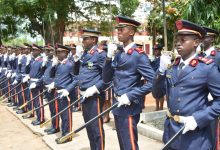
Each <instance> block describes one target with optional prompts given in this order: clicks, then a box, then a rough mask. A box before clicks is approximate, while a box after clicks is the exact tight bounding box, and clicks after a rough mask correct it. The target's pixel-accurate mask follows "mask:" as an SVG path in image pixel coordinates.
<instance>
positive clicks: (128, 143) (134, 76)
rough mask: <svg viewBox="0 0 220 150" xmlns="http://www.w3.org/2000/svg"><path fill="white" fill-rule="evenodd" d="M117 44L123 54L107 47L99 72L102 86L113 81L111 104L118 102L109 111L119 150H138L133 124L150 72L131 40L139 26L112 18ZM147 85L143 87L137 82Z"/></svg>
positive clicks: (147, 90) (147, 86)
mask: <svg viewBox="0 0 220 150" xmlns="http://www.w3.org/2000/svg"><path fill="white" fill-rule="evenodd" d="M116 21H117V23H118V25H117V26H116V28H117V30H118V40H119V41H120V42H123V50H118V51H117V53H116V55H115V57H114V59H113V60H112V57H113V55H114V53H115V51H116V50H117V46H116V45H115V44H112V43H110V44H109V45H108V53H107V58H106V62H105V66H104V68H103V80H104V82H105V83H108V82H110V81H111V80H113V84H114V85H113V90H114V100H113V103H116V102H117V101H118V102H119V104H118V107H117V108H115V109H114V110H113V114H114V118H115V126H116V131H117V135H118V141H119V144H120V149H121V150H128V149H132V150H134V149H139V147H138V132H137V124H138V122H139V119H140V113H141V110H142V102H141V101H143V98H142V97H143V96H144V95H146V94H148V93H150V92H151V88H152V80H153V76H154V71H153V69H152V67H151V65H150V61H149V59H148V57H147V55H146V54H145V53H144V51H143V50H142V49H140V48H137V45H136V44H135V43H134V41H133V38H134V34H135V32H136V30H137V27H138V26H140V23H139V22H137V21H135V20H133V19H131V18H127V17H123V16H118V17H116ZM142 77H143V78H144V79H145V80H146V81H147V82H146V83H145V84H144V85H143V84H142V83H141V78H142Z"/></svg>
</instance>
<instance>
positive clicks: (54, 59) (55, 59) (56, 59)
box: [52, 56, 59, 67]
mask: <svg viewBox="0 0 220 150" xmlns="http://www.w3.org/2000/svg"><path fill="white" fill-rule="evenodd" d="M58 63H59V60H58V58H57V57H56V56H54V57H53V60H52V66H53V67H54V66H56V65H57V64H58Z"/></svg>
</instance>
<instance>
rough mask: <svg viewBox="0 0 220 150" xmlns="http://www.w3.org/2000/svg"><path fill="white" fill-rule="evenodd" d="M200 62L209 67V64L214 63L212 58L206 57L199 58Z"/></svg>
mask: <svg viewBox="0 0 220 150" xmlns="http://www.w3.org/2000/svg"><path fill="white" fill-rule="evenodd" d="M198 60H199V61H201V62H203V63H205V64H207V65H208V64H211V63H212V62H214V60H213V59H211V58H205V57H199V58H198Z"/></svg>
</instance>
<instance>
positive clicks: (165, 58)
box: [159, 54, 171, 73]
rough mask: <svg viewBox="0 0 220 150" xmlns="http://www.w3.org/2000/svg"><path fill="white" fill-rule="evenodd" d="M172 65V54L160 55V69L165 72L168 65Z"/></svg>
mask: <svg viewBox="0 0 220 150" xmlns="http://www.w3.org/2000/svg"><path fill="white" fill-rule="evenodd" d="M170 65H171V56H170V55H163V54H162V55H161V56H160V67H159V71H160V72H161V73H164V72H165V71H166V70H167V69H168V67H169V66H170Z"/></svg>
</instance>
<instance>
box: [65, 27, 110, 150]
mask: <svg viewBox="0 0 220 150" xmlns="http://www.w3.org/2000/svg"><path fill="white" fill-rule="evenodd" d="M99 34H101V33H100V32H99V31H96V30H88V29H84V30H83V31H82V38H83V41H82V43H83V47H84V52H83V55H82V57H81V59H80V57H79V56H78V59H80V61H81V64H80V69H79V75H78V76H77V78H78V85H79V90H80V95H81V96H83V101H82V112H83V118H84V121H85V122H87V121H89V120H90V119H92V118H94V117H95V116H97V115H98V114H100V113H101V112H102V104H103V101H104V92H103V90H104V89H105V88H107V86H108V85H107V84H105V83H104V82H103V81H102V68H103V65H104V60H105V57H106V52H105V51H103V50H99V49H97V47H98V46H97V43H98V37H99ZM76 54H78V52H77V50H76ZM75 59H77V58H75ZM75 86H76V84H75V83H74V84H71V85H69V88H73V87H75ZM86 130H87V135H88V138H89V142H90V149H91V150H103V149H104V147H105V134H104V130H103V121H102V118H100V119H98V120H96V121H95V122H94V123H92V124H90V125H88V126H87V127H86Z"/></svg>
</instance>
